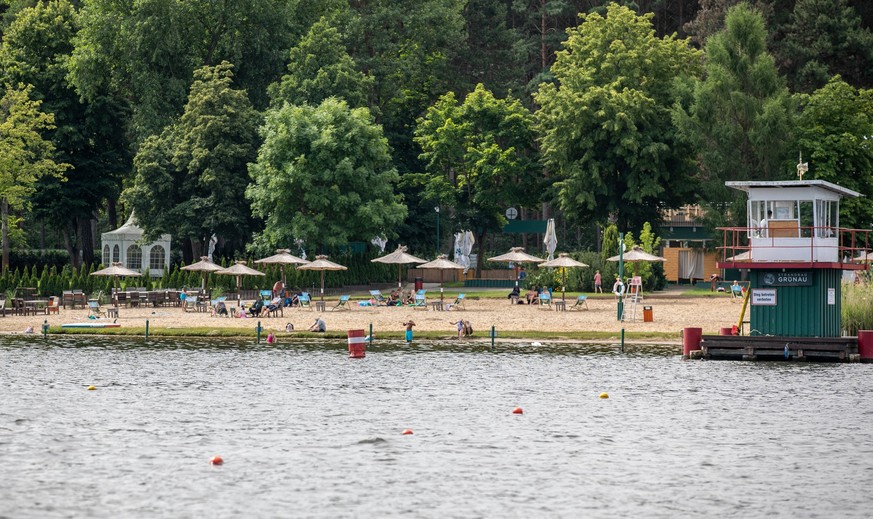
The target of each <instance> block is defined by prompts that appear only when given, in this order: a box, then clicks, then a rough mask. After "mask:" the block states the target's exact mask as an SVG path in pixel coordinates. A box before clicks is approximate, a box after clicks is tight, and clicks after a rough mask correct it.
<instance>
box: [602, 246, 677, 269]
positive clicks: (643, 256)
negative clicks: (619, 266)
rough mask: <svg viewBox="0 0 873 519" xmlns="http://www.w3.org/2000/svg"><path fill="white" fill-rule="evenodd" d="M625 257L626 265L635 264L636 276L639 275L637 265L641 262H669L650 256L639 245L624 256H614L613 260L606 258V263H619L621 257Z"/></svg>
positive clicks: (659, 257)
mask: <svg viewBox="0 0 873 519" xmlns="http://www.w3.org/2000/svg"><path fill="white" fill-rule="evenodd" d="M622 256H624V259H623V261H625V262H626V263H633V264H634V275H636V274H637V265H636V264H637V263H639V262H640V261H649V262H658V261H661V262H663V261H667V258H662V257H661V256H655V255H654V254H649V253H648V252H646V251H644V250H643V249H641V248H640V246H639V245H634V246H633V248H632V249H631V250H630V251H628V252H625V253H624V254H623V255H618V256H613V257H611V258H606V261H619V260H620V259H621V257H622Z"/></svg>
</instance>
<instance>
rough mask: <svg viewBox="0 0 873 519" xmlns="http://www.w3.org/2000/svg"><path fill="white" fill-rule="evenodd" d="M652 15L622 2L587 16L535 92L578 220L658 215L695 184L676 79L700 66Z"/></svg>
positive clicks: (545, 151) (550, 156)
mask: <svg viewBox="0 0 873 519" xmlns="http://www.w3.org/2000/svg"><path fill="white" fill-rule="evenodd" d="M650 19H651V15H644V16H637V15H636V14H634V12H633V11H631V10H630V9H628V8H626V7H621V6H618V5H615V4H612V5H610V6H609V7H608V8H607V16H606V17H603V16H601V15H599V14H596V13H595V14H589V15H583V16H582V24H581V25H580V26H579V27H578V28H574V29H570V30H569V32H568V34H569V37H568V39H567V41H566V42H565V44H564V46H565V49H564V50H563V51H561V52H559V53H558V58H557V61H556V62H555V64H554V66H553V67H552V73H553V74H554V76H555V79H556V82H555V83H545V84H543V85H542V86H541V87H540V89H539V91H538V92H537V94H536V96H535V98H536V100H537V102H538V103H540V105H541V107H542V108H541V109H540V110H539V111H538V112H537V116H538V118H539V125H540V135H541V139H540V142H541V145H542V155H543V159H544V160H543V161H544V164H545V165H546V167H547V168H548V169H549V170H550V171H551V172H553V173H554V174H555V175H556V178H557V182H556V185H555V187H556V188H557V191H558V196H557V198H558V203H559V205H560V207H561V209H562V210H563V211H564V214H565V215H567V217H568V218H571V219H573V220H575V221H577V222H582V221H587V220H594V221H597V222H605V221H607V220H608V219H609V218H615V221H616V222H617V224H618V225H619V227H621V228H628V227H639V226H641V225H642V223H643V222H644V221H657V220H658V217H659V212H660V210H661V209H663V208H665V207H675V206H678V205H679V204H681V203H687V201H688V198H689V197H690V196H691V194H692V193H693V192H694V184H693V182H691V179H690V175H691V173H692V171H693V166H694V163H693V161H692V160H691V158H692V156H693V155H692V153H691V149H690V148H689V147H688V146H687V145H685V144H683V143H682V142H681V141H679V139H678V138H677V135H676V130H675V128H674V127H673V124H672V122H671V120H670V116H669V114H670V108H671V106H672V104H673V102H674V94H673V90H672V88H671V85H672V83H673V81H674V80H675V79H676V78H679V77H683V76H685V75H687V74H693V73H695V72H697V71H698V70H699V68H700V63H699V62H700V53H699V52H698V51H696V50H694V49H692V48H690V47H689V46H688V44H687V42H686V41H682V40H677V39H675V38H673V37H666V38H663V39H662V38H657V37H655V34H654V30H653V29H652V26H651V23H650Z"/></svg>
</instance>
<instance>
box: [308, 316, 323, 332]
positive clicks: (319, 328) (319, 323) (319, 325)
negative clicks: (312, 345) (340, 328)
mask: <svg viewBox="0 0 873 519" xmlns="http://www.w3.org/2000/svg"><path fill="white" fill-rule="evenodd" d="M307 331H310V332H321V333H324V332H326V331H327V325H326V324H325V323H324V321H323V320H322V319H321V317H316V318H315V322H314V323H312V326H310V327H309V330H307Z"/></svg>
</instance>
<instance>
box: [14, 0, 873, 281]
mask: <svg viewBox="0 0 873 519" xmlns="http://www.w3.org/2000/svg"><path fill="white" fill-rule="evenodd" d="M0 13H2V17H0V32H2V44H0V74H2V82H0V83H2V92H0V209H2V214H0V216H2V253H3V254H2V260H3V267H4V268H6V267H7V266H8V265H10V254H11V255H12V257H13V258H29V259H33V258H40V257H43V258H44V254H45V253H39V252H34V251H55V256H62V259H63V262H62V263H61V265H63V264H64V263H65V264H66V265H68V266H69V267H71V268H73V269H79V268H81V267H82V266H83V265H84V266H91V265H93V264H95V263H100V262H101V257H100V250H99V249H100V233H102V232H106V231H109V230H112V229H116V228H117V227H119V226H120V225H121V224H123V223H124V222H125V221H126V220H127V218H128V217H129V215H131V214H132V213H133V214H135V215H136V219H137V222H138V224H139V225H140V226H141V227H142V228H143V229H144V230H145V232H146V238H155V237H158V236H160V235H162V234H165V233H166V234H171V235H172V237H173V248H174V259H175V260H176V261H184V262H186V263H190V262H191V261H192V260H194V261H196V258H198V257H199V256H201V255H204V254H205V253H206V252H207V248H208V246H209V243H210V240H211V239H215V240H217V246H216V249H215V254H216V256H217V257H218V258H220V259H222V260H224V261H230V260H233V259H236V258H251V257H254V256H257V255H263V254H266V253H268V252H270V253H271V252H272V251H273V250H274V249H276V248H289V249H292V253H295V254H299V252H300V251H302V250H305V251H306V253H307V254H309V255H310V256H314V255H315V254H316V253H334V252H336V251H339V250H344V248H347V247H348V246H349V244H354V243H363V244H366V247H369V248H370V249H372V248H373V246H372V245H370V243H371V240H373V239H374V238H377V237H382V238H384V239H386V240H387V241H388V243H389V249H392V248H393V246H394V245H395V244H398V243H402V244H405V245H408V246H409V247H410V250H411V251H413V252H414V253H416V254H417V255H419V256H424V257H426V256H428V255H432V254H435V253H436V252H437V249H438V248H439V252H443V253H446V252H450V250H451V249H452V246H453V242H452V235H453V233H456V232H459V231H461V230H467V229H469V230H472V231H473V232H474V234H475V236H476V242H477V247H479V248H478V252H479V259H480V261H481V260H482V258H483V256H484V253H486V252H492V251H494V250H501V251H505V250H506V248H508V247H509V246H510V245H528V246H529V247H530V248H532V249H535V248H536V247H537V246H539V247H541V246H542V245H541V244H539V243H538V242H537V241H536V240H534V238H535V237H536V236H530V237H528V236H525V235H514V236H513V235H505V234H503V233H502V229H503V227H504V226H505V225H506V223H507V220H506V216H505V213H506V210H507V208H510V207H514V208H517V209H518V211H519V213H520V218H521V219H522V220H529V219H534V220H545V219H549V218H554V219H555V220H556V221H557V223H558V225H557V229H558V243H559V249H560V250H568V251H580V252H581V251H597V250H598V248H599V247H600V246H601V243H602V237H601V230H602V229H603V228H604V227H605V226H607V225H609V224H615V226H616V227H617V228H618V229H619V230H621V231H622V232H625V231H628V232H631V233H633V234H636V235H638V236H639V235H640V233H641V232H642V231H643V229H644V225H645V224H646V223H650V224H651V225H652V226H653V228H654V229H653V230H654V232H655V233H657V230H658V224H659V222H660V220H661V219H662V215H663V212H664V211H665V210H667V209H673V208H678V207H681V206H682V205H685V204H700V205H701V206H702V207H704V208H705V209H706V214H707V216H706V221H705V222H704V223H705V224H706V225H707V226H709V227H710V228H714V227H717V226H720V225H727V224H738V223H741V222H745V214H744V211H745V205H744V199H742V198H741V197H739V196H738V194H735V193H731V192H729V190H728V189H726V188H725V187H724V182H725V181H730V180H777V179H796V178H797V177H796V165H797V163H798V161H799V158H800V156H801V154H802V157H803V159H802V160H803V161H804V162H808V164H809V171H808V173H807V174H806V176H805V177H804V178H805V179H824V180H828V181H831V182H835V183H838V184H840V185H842V186H845V187H847V188H850V189H853V190H855V191H858V192H860V193H861V194H863V195H864V196H865V197H871V196H873V149H871V142H870V139H873V91H871V90H870V88H871V86H873V72H871V71H873V33H871V25H873V2H868V1H864V0H751V1H746V2H739V1H737V0H637V1H629V0H628V1H618V2H606V1H598V0H414V1H410V0H319V1H314V2H313V1H304V0H135V1H116V0H82V1H74V0H57V1H41V2H34V1H32V0H5V1H3V2H0ZM861 200H862V201H858V200H847V201H845V203H843V204H842V206H841V210H842V214H841V222H840V224H841V226H842V227H850V228H865V229H869V228H870V226H871V224H873V204H870V203H869V201H863V200H864V199H863V198H862V199H861ZM868 200H869V199H868ZM646 232H647V233H648V232H649V231H646ZM213 237H215V238H213ZM438 244H439V245H438ZM58 251H61V252H58ZM474 252H476V251H474ZM40 254H43V256H40ZM18 261H19V262H22V263H24V262H25V260H22V259H19V260H18ZM13 263H14V261H13ZM30 263H36V261H30ZM91 270H93V267H91ZM25 272H28V271H27V270H25ZM31 276H32V277H35V276H36V271H32V272H31Z"/></svg>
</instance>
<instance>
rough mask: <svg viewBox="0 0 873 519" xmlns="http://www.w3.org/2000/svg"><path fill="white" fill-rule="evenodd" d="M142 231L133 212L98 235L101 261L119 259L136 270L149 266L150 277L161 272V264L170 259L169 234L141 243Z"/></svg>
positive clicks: (164, 265)
mask: <svg viewBox="0 0 873 519" xmlns="http://www.w3.org/2000/svg"><path fill="white" fill-rule="evenodd" d="M142 234H143V231H142V228H140V227H139V226H138V225H137V224H136V217H135V216H134V215H133V213H131V215H130V218H128V219H127V222H125V223H124V225H122V226H121V227H119V228H118V229H115V230H114V231H109V232H104V233H103V234H102V235H101V241H102V245H103V264H104V265H111V264H113V263H121V264H122V265H123V266H125V267H127V268H129V269H130V270H135V271H137V272H146V269H148V273H149V275H150V276H152V277H160V276H162V275H163V274H164V267H166V266H167V265H169V263H170V235H169V234H164V235H163V236H161V237H160V239H158V240H156V241H153V242H151V243H141V240H142Z"/></svg>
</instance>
